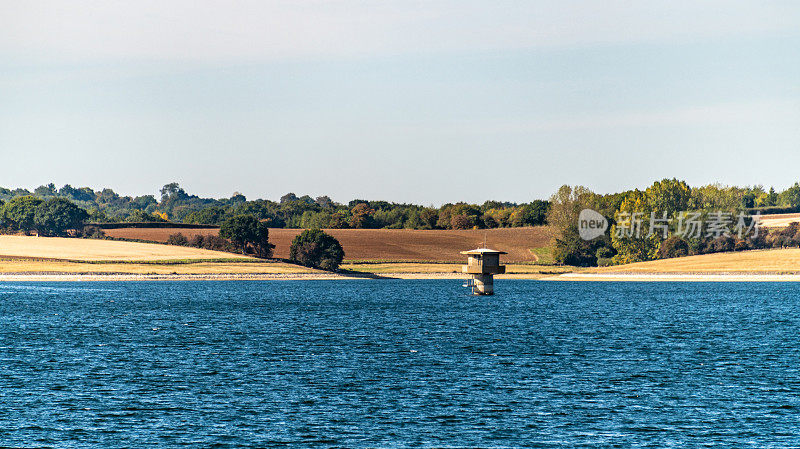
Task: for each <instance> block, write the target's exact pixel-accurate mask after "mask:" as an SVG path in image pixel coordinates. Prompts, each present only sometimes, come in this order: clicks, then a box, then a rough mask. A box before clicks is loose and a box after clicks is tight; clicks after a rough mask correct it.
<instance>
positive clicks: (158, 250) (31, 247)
mask: <svg viewBox="0 0 800 449" xmlns="http://www.w3.org/2000/svg"><path fill="white" fill-rule="evenodd" d="M2 257H6V258H9V257H11V258H14V257H24V258H35V259H58V260H82V261H103V260H106V261H108V260H117V261H147V260H185V259H195V260H196V259H246V260H249V259H251V258H249V257H246V256H242V255H239V254H232V253H223V252H219V251H209V250H205V249H198V248H186V247H183V246H172V245H157V244H152V243H134V242H118V241H113V240H94V239H76V238H59V237H24V236H16V235H0V258H2Z"/></svg>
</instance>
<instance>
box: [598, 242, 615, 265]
mask: <svg viewBox="0 0 800 449" xmlns="http://www.w3.org/2000/svg"><path fill="white" fill-rule="evenodd" d="M614 254H615V253H614V250H613V249H611V248H609V247H607V246H601V247H600V248H597V252H596V253H595V256H597V259H598V262H597V263H598V265H599V264H600V262H599V260H600V259H610V258H612V257H614Z"/></svg>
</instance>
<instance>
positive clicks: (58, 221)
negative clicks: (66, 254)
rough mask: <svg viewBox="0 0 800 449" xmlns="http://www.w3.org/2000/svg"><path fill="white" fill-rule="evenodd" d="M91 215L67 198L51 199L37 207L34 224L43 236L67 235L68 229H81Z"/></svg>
mask: <svg viewBox="0 0 800 449" xmlns="http://www.w3.org/2000/svg"><path fill="white" fill-rule="evenodd" d="M88 218H89V213H88V212H86V211H85V210H84V209H81V208H80V207H78V206H76V205H75V204H74V203H72V202H71V201H69V200H67V199H65V198H51V199H49V200H47V201H44V202H42V203H40V204H39V205H38V206H37V207H36V214H35V216H34V222H35V226H36V230H37V231H38V232H39V234H42V235H50V236H55V235H66V233H67V230H68V229H80V228H82V227H83V225H84V224H85V223H86V220H87V219H88Z"/></svg>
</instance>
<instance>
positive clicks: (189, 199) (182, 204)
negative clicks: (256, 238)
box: [0, 183, 550, 229]
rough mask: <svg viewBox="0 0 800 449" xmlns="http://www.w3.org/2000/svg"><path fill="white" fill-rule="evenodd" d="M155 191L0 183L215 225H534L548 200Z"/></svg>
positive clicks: (113, 217)
mask: <svg viewBox="0 0 800 449" xmlns="http://www.w3.org/2000/svg"><path fill="white" fill-rule="evenodd" d="M159 193H160V196H159V197H158V198H156V196H154V195H142V196H136V197H131V196H121V195H119V194H117V193H116V192H114V191H113V190H111V189H108V188H105V189H102V190H97V191H96V190H93V189H91V188H89V187H80V188H74V187H72V186H70V185H64V186H63V187H61V188H56V186H55V185H54V184H52V183H51V184H48V185H44V186H40V187H37V188H36V189H34V190H33V191H32V192H31V191H28V190H26V189H19V188H18V189H14V190H11V189H7V188H0V200H7V201H8V200H11V199H13V198H18V197H25V196H32V197H35V198H39V199H42V200H48V199H51V198H63V199H66V200H69V201H71V202H73V203H74V204H76V205H77V206H79V207H81V208H83V209H84V210H86V212H87V213H88V214H89V218H88V221H90V222H94V223H104V222H163V221H171V222H175V223H192V224H207V225H216V226H220V225H222V223H223V222H225V221H226V220H228V219H230V218H232V217H235V216H241V215H252V216H254V217H256V218H257V219H259V220H261V221H264V222H266V223H267V224H268V225H269V227H275V228H302V229H310V228H334V229H345V228H355V229H364V228H372V229H381V228H386V229H404V228H405V229H474V228H480V229H483V228H501V227H520V226H538V225H543V224H545V223H546V219H547V212H548V210H549V207H550V203H549V202H548V201H545V200H534V201H531V202H529V203H521V204H518V203H511V202H502V201H486V202H484V203H483V204H480V205H478V204H468V203H463V202H461V203H449V204H445V205H443V206H441V207H426V206H421V205H415V204H403V203H393V202H387V201H367V200H360V199H356V200H352V201H349V202H348V203H346V204H344V203H337V202H335V201H333V200H331V199H330V197H328V196H318V197H316V198H312V197H311V196H309V195H303V196H297V195H295V194H294V193H287V194H286V195H283V196H282V197H281V198H280V199H279V200H278V201H272V200H266V199H255V200H248V199H247V198H246V197H245V196H244V195H242V194H240V193H234V194H233V195H232V196H231V197H230V198H218V199H215V198H200V197H199V196H197V195H191V194H189V193H187V192H186V191H185V190H184V189H183V188H182V187H181V186H180V185H179V184H177V183H169V184H166V185H164V186H163V187H162V188H161V189H160V191H159Z"/></svg>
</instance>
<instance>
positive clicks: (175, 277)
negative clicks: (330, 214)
mask: <svg viewBox="0 0 800 449" xmlns="http://www.w3.org/2000/svg"><path fill="white" fill-rule="evenodd" d="M545 277H547V276H543V275H536V274H513V275H508V276H504V277H502V278H499V279H500V280H502V279H527V280H540V279H544V278H545ZM386 279H406V280H413V279H419V280H423V279H453V280H466V279H467V277H466V276H465V275H463V274H461V273H381V274H374V273H366V272H365V273H203V274H133V273H0V283H3V282H128V281H130V282H140V281H304V280H306V281H311V280H320V281H338V280H386Z"/></svg>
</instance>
